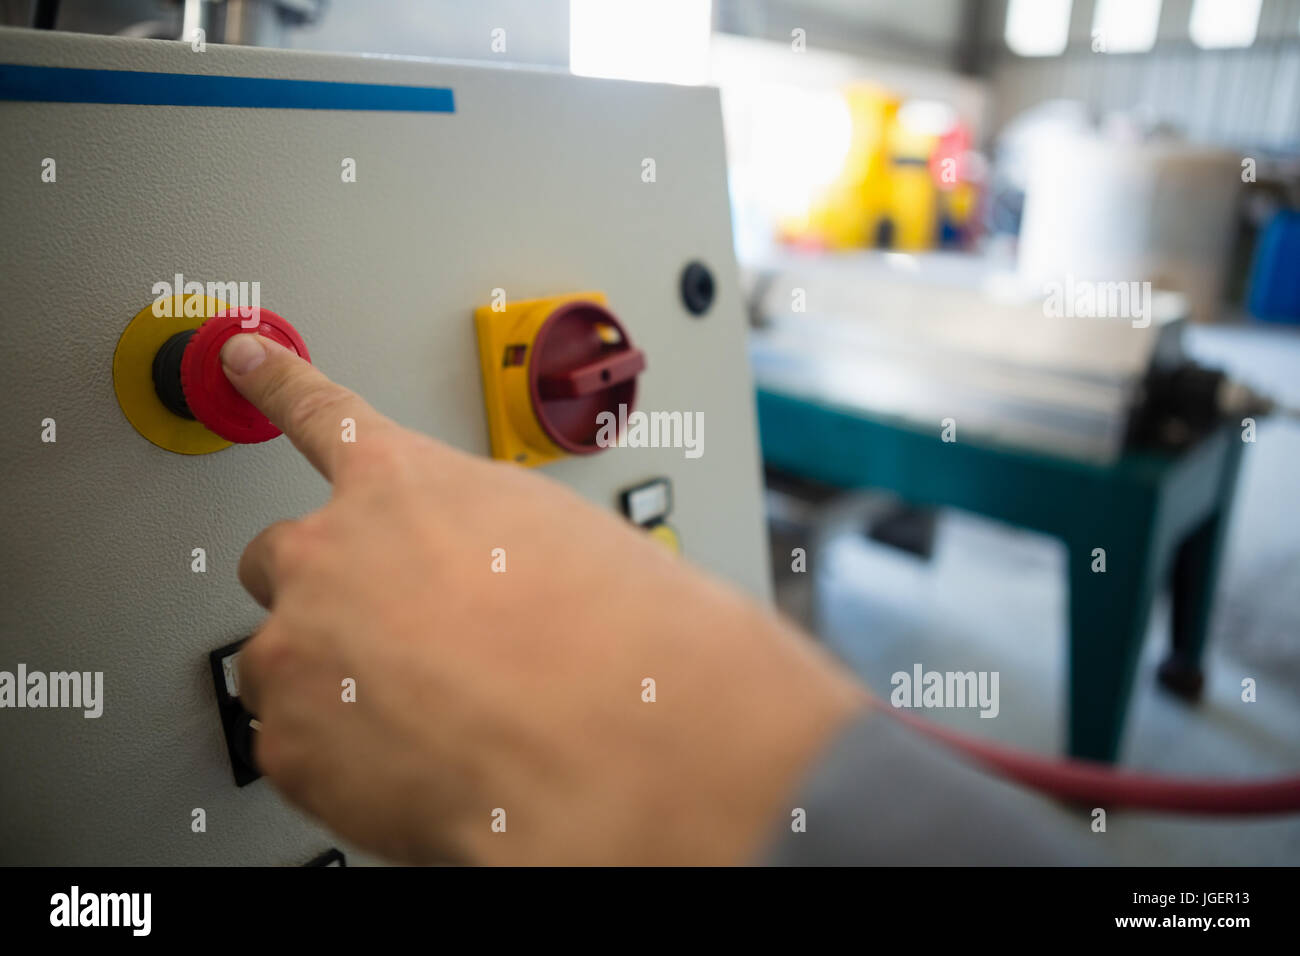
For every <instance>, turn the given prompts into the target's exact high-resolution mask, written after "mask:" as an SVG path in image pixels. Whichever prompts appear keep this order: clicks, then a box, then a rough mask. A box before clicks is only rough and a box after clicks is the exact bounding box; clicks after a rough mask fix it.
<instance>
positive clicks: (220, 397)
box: [181, 309, 311, 445]
mask: <svg viewBox="0 0 1300 956" xmlns="http://www.w3.org/2000/svg"><path fill="white" fill-rule="evenodd" d="M241 332H249V333H251V332H256V333H257V334H258V335H261V336H265V337H266V338H268V339H270V340H271V341H273V342H276V343H278V344H280V345H283V346H284V347H285V348H287V349H290V350H291V351H294V352H297V353H298V355H299V356H301V357H302V358H304V359H306V360H307V361H308V362H310V361H311V355H310V354H309V353H308V352H307V343H305V342H304V341H303V340H302V336H301V335H299V334H298V330H297V329H295V328H294V327H293V326H292V325H290V324H289V322H288V321H287V320H286V319H283V318H281V317H280V316H278V315H276V314H275V313H274V312H272V311H271V310H270V309H254V310H253V314H252V315H251V316H249V317H247V318H244V317H241V316H240V315H239V312H238V311H234V312H231V311H225V312H218V313H217V314H216V315H214V316H213V317H212V318H210V319H208V320H207V321H206V322H204V323H203V324H202V325H200V326H199V328H198V330H197V331H196V332H195V333H194V337H193V338H191V339H190V341H189V344H188V345H187V346H186V347H185V354H184V355H183V356H182V357H181V388H182V390H184V392H185V403H186V404H187V405H188V406H189V408H190V412H191V413H192V414H193V415H194V417H195V418H197V419H198V420H199V421H201V422H202V423H203V424H204V425H206V426H207V427H208V429H209V430H210V431H213V432H215V433H216V434H218V435H220V436H221V437H222V438H224V439H226V441H233V442H238V443H239V444H241V445H255V444H257V443H258V442H264V441H269V440H271V439H272V438H275V437H276V436H278V435H279V434H280V429H278V428H276V427H275V426H274V425H272V424H271V422H270V421H269V420H268V419H267V417H266V416H265V415H263V414H262V413H261V412H259V411H258V410H257V409H256V408H255V407H254V406H253V405H252V403H250V402H249V401H248V399H246V398H244V396H242V395H240V394H239V393H238V392H237V391H235V387H234V386H233V385H231V384H230V381H229V379H227V378H226V373H225V371H223V370H222V368H221V346H223V345H225V344H226V340H227V339H229V338H231V337H232V336H235V335H238V334H239V333H241Z"/></svg>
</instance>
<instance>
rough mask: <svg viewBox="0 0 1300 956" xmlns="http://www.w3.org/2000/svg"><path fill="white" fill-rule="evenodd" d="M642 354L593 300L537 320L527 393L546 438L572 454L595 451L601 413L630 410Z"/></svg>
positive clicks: (561, 308)
mask: <svg viewBox="0 0 1300 956" xmlns="http://www.w3.org/2000/svg"><path fill="white" fill-rule="evenodd" d="M645 366H646V363H645V355H644V354H643V353H642V352H641V351H640V350H639V349H636V348H633V346H632V343H631V342H630V341H629V340H628V337H627V332H626V330H625V329H624V328H623V326H622V324H621V323H620V322H619V321H618V319H616V318H615V317H614V315H613V313H611V312H610V311H609V310H608V309H606V308H604V307H603V306H601V305H598V304H597V303H595V302H589V301H584V300H578V301H570V302H567V303H565V304H563V305H560V306H558V307H557V308H556V309H555V310H554V311H553V312H551V314H550V315H549V316H547V317H546V319H545V320H544V321H543V322H542V324H541V327H540V328H539V329H538V330H537V336H536V338H535V339H534V340H533V347H532V357H531V359H530V360H529V367H528V391H529V396H530V398H531V399H532V405H533V413H534V414H535V415H536V416H537V421H538V424H540V425H541V426H542V430H543V431H545V432H546V435H547V437H548V438H550V439H551V441H553V442H555V444H556V445H558V446H559V447H560V448H563V449H564V450H565V451H567V452H570V453H571V454H575V455H590V454H592V453H593V452H597V451H600V446H599V445H598V444H597V443H596V435H597V433H598V432H599V430H600V425H601V422H600V420H599V418H600V415H601V413H602V412H610V413H612V414H613V415H614V416H615V420H620V421H625V420H626V418H625V417H621V416H619V406H620V405H622V406H625V410H626V411H629V412H630V411H631V409H632V406H633V403H634V402H635V401H636V380H637V376H638V375H639V374H640V373H641V372H642V370H644V369H645Z"/></svg>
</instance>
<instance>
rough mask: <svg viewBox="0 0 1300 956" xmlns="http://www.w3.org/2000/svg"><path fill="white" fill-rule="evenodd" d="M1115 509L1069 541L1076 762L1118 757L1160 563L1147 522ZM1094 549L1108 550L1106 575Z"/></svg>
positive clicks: (1072, 731) (1072, 748)
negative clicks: (1100, 567)
mask: <svg viewBox="0 0 1300 956" xmlns="http://www.w3.org/2000/svg"><path fill="white" fill-rule="evenodd" d="M1131 503H1132V502H1131V500H1130V502H1129V504H1130V505H1131ZM1117 510H1119V511H1120V513H1119V514H1117V513H1116V511H1114V510H1112V511H1110V512H1109V513H1108V514H1107V517H1106V519H1105V520H1102V521H1099V522H1098V523H1097V525H1096V526H1095V527H1094V528H1093V529H1091V530H1090V531H1088V532H1086V533H1083V534H1079V535H1076V536H1074V537H1073V538H1072V539H1068V540H1067V541H1066V545H1067V547H1068V548H1069V552H1070V554H1069V588H1070V594H1069V607H1070V616H1069V622H1070V637H1069V641H1070V648H1069V681H1070V692H1069V744H1068V750H1069V753H1070V754H1071V755H1072V756H1075V757H1082V758H1085V759H1089V760H1102V761H1108V762H1109V761H1114V760H1115V759H1116V758H1117V757H1118V755H1119V744H1120V738H1121V735H1122V733H1123V730H1124V718H1125V714H1126V712H1127V710H1128V701H1129V694H1130V692H1131V691H1132V688H1133V677H1134V674H1135V673H1136V671H1137V662H1138V658H1139V656H1140V655H1141V651H1142V642H1143V639H1144V638H1145V637H1146V632H1147V624H1148V621H1149V620H1150V615H1151V604H1152V601H1153V599H1154V597H1155V590H1156V587H1157V581H1158V569H1159V565H1160V557H1159V553H1158V551H1159V541H1158V537H1157V535H1156V534H1155V528H1154V526H1153V522H1152V520H1151V519H1150V518H1149V517H1146V516H1142V515H1135V514H1133V513H1132V511H1133V510H1136V509H1117ZM1125 511H1127V512H1128V513H1127V515H1125V514H1124V513H1123V512H1125ZM1094 513H1097V512H1094ZM1149 513H1150V512H1149V511H1148V515H1149ZM1097 548H1101V549H1104V550H1105V558H1106V564H1105V571H1100V570H1094V568H1097V567H1099V565H1098V564H1097V561H1098V558H1097V557H1096V556H1094V549H1097Z"/></svg>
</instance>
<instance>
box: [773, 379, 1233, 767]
mask: <svg viewBox="0 0 1300 956" xmlns="http://www.w3.org/2000/svg"><path fill="white" fill-rule="evenodd" d="M758 412H759V427H760V433H761V441H762V450H763V458H764V461H765V463H766V464H767V465H769V466H771V467H775V468H777V469H780V470H782V471H785V472H788V473H791V474H794V475H797V476H800V477H803V478H807V479H811V480H815V481H819V482H823V483H826V484H829V485H833V486H837V487H841V488H844V489H862V488H874V489H883V490H888V491H891V492H893V493H895V494H897V495H898V496H900V497H901V498H903V499H904V500H906V501H908V502H910V503H913V504H919V505H933V506H940V505H944V506H949V507H953V508H961V509H965V510H967V511H972V512H976V513H978V514H982V515H986V516H988V517H991V518H995V519H997V520H1001V521H1006V522H1009V523H1011V524H1014V525H1017V526H1020V527H1023V528H1029V529H1032V530H1035V531H1040V532H1043V533H1046V534H1050V535H1053V536H1055V537H1058V538H1060V539H1062V540H1063V541H1064V542H1065V545H1066V548H1067V551H1068V555H1069V557H1068V575H1069V622H1068V623H1069V642H1070V647H1069V723H1068V726H1069V740H1068V750H1069V753H1070V754H1071V755H1072V756H1075V757H1081V758H1089V759H1093V760H1100V761H1113V760H1115V759H1116V757H1117V755H1118V752H1119V745H1120V740H1121V735H1122V733H1123V729H1124V719H1125V715H1126V712H1127V709H1128V701H1129V694H1130V690H1131V687H1132V683H1133V676H1134V672H1135V669H1136V665H1137V660H1138V656H1139V651H1140V649H1141V646H1142V641H1143V638H1144V636H1145V634H1146V630H1147V622H1148V618H1149V615H1150V609H1151V604H1152V601H1153V599H1154V597H1155V595H1156V593H1157V590H1158V589H1159V588H1161V587H1162V586H1164V585H1165V584H1166V583H1169V584H1171V586H1172V593H1173V626H1172V631H1173V633H1172V641H1171V648H1170V653H1169V655H1168V657H1167V658H1166V660H1165V662H1164V664H1163V665H1162V667H1161V669H1160V678H1161V681H1162V683H1164V684H1165V685H1166V686H1167V687H1169V688H1170V689H1171V690H1173V691H1175V692H1176V693H1178V694H1180V695H1181V696H1183V697H1185V698H1189V699H1191V698H1195V697H1196V696H1197V695H1198V694H1199V692H1200V689H1201V683H1202V677H1201V656H1202V651H1203V650H1204V647H1205V641H1206V634H1207V629H1208V625H1209V619H1210V608H1211V603H1212V601H1213V596H1214V591H1215V584H1216V580H1217V576H1218V571H1219V563H1220V557H1221V554H1222V550H1223V539H1224V532H1225V530H1226V525H1227V516H1228V511H1229V508H1230V506H1231V502H1232V499H1233V492H1234V489H1235V485H1236V480H1237V473H1238V468H1239V464H1240V461H1241V454H1242V447H1243V442H1242V441H1241V437H1240V434H1239V433H1238V431H1237V430H1236V429H1235V428H1234V427H1224V428H1221V429H1220V430H1219V431H1217V432H1215V433H1214V434H1212V435H1210V436H1208V437H1206V438H1204V439H1203V440H1201V441H1200V442H1198V443H1197V444H1195V445H1194V446H1192V447H1191V448H1189V449H1188V450H1187V451H1185V452H1183V453H1181V454H1168V455H1163V454H1155V453H1151V454H1125V455H1123V456H1122V457H1121V458H1120V459H1119V460H1118V461H1116V462H1115V463H1113V464H1094V463H1089V462H1085V461H1078V460H1072V459H1069V458H1064V457H1056V456H1053V455H1045V454H1041V453H1035V452H1031V451H1027V450H1023V449H1020V448H1016V447H1012V446H1002V445H997V444H993V443H980V442H977V441H972V440H967V439H966V438H965V437H961V439H960V440H958V441H956V442H944V441H943V440H942V439H941V435H940V427H939V423H938V422H936V423H935V427H934V429H933V430H932V431H924V430H922V429H920V428H919V427H918V426H916V425H915V424H913V423H911V422H905V421H903V420H901V419H899V420H887V419H885V418H882V417H872V416H870V415H868V414H865V413H864V412H863V411H861V410H858V409H854V408H851V407H847V406H841V405H836V404H834V403H831V402H829V401H825V400H823V399H820V398H813V397H809V396H807V395H803V396H796V395H793V394H787V393H783V392H781V391H777V390H774V389H771V388H769V387H764V386H762V385H760V387H759V390H758ZM1095 548H1104V549H1105V552H1106V571H1105V573H1094V572H1093V571H1092V565H1093V549H1095Z"/></svg>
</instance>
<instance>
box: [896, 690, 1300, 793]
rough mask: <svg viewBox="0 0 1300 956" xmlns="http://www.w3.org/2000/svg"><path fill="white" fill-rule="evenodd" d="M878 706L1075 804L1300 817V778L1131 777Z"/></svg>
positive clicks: (999, 770) (1006, 774)
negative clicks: (1233, 780)
mask: <svg viewBox="0 0 1300 956" xmlns="http://www.w3.org/2000/svg"><path fill="white" fill-rule="evenodd" d="M875 703H876V705H877V706H878V707H880V708H881V709H882V710H885V711H888V712H889V713H891V714H893V716H894V717H896V718H897V719H899V720H901V721H902V722H903V723H905V724H906V725H907V726H909V727H911V728H912V729H913V730H916V731H918V732H919V733H922V734H925V735H926V736H927V737H932V738H934V739H935V740H937V741H939V742H940V743H942V744H944V745H946V746H947V747H950V748H952V749H953V750H956V751H959V752H960V753H962V754H965V755H967V756H969V757H971V758H973V759H974V760H975V762H976V763H979V764H981V765H983V766H985V767H987V768H989V769H991V770H993V771H995V772H996V773H998V774H1000V775H1001V776H1003V777H1007V778H1009V779H1011V780H1015V781H1017V782H1019V783H1022V784H1024V785H1025V786H1027V787H1031V788H1033V789H1034V790H1040V791H1042V792H1043V793H1047V794H1051V795H1052V796H1054V797H1058V798H1060V799H1061V800H1066V801H1069V802H1071V803H1081V804H1086V805H1088V806H1094V807H1106V808H1108V809H1109V808H1111V807H1130V808H1133V809H1137V810H1162V811H1165V812H1168V813H1195V814H1212V815H1230V814H1255V813H1300V776H1295V777H1278V778H1275V779H1271V780H1261V781H1257V782H1245V783H1223V782H1221V781H1215V780H1205V779H1198V778H1195V777H1161V776H1154V775H1151V774H1144V773H1132V772H1130V771H1126V770H1116V769H1115V768H1113V767H1111V766H1109V765H1107V764H1100V763H1093V762H1091V761H1086V760H1073V759H1065V760H1053V759H1049V758H1045V757H1038V756H1035V755H1033V754H1029V753H1025V752H1024V751H1021V750H1013V749H1012V748H1010V747H1003V746H1001V745H999V744H992V743H988V742H987V741H984V740H981V739H979V738H977V737H971V736H968V735H967V734H962V733H958V732H957V731H954V730H949V729H948V728H946V727H940V726H938V725H937V724H933V723H930V722H929V721H927V720H922V719H921V718H919V717H914V716H912V715H911V714H908V713H905V712H903V711H901V710H898V709H896V708H894V707H891V706H889V705H888V704H887V703H885V702H884V701H882V700H879V699H876V701H875Z"/></svg>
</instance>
